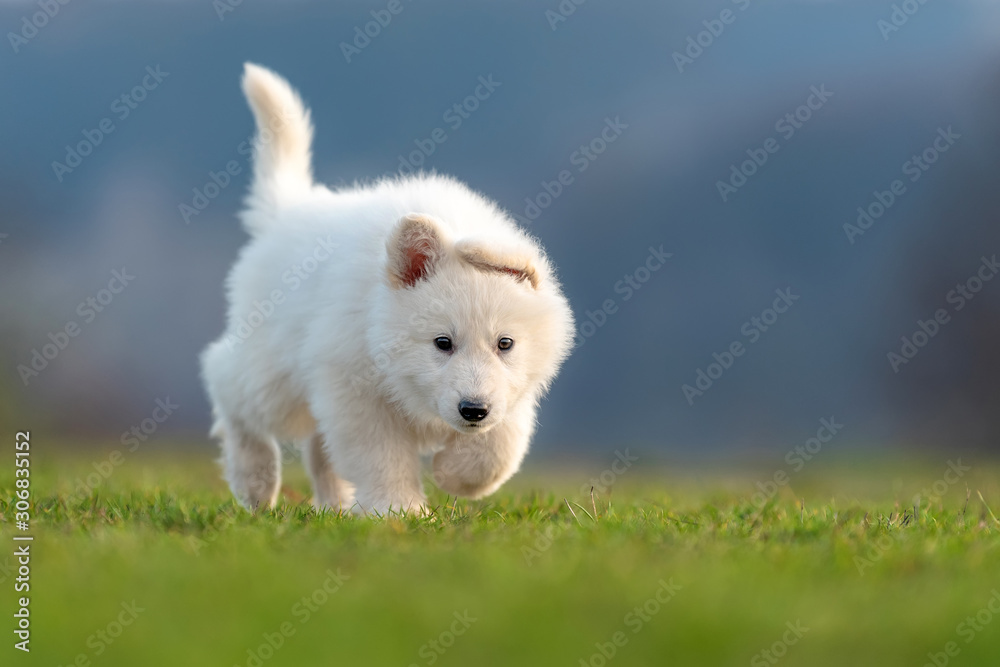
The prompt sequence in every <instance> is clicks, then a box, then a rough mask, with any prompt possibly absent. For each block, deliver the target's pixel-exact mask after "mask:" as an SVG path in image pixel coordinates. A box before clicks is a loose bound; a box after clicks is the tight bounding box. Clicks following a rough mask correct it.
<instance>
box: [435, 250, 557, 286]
mask: <svg viewBox="0 0 1000 667" xmlns="http://www.w3.org/2000/svg"><path fill="white" fill-rule="evenodd" d="M455 251H456V252H457V253H458V256H459V257H461V258H462V260H464V261H466V262H468V263H469V264H471V265H472V266H474V267H476V268H477V269H479V270H481V271H496V272H498V273H504V274H507V275H509V276H510V277H512V278H513V279H514V280H516V281H518V282H524V281H527V282H528V283H529V284H530V285H531V286H532V287H533V288H534V289H538V285H539V282H540V280H541V277H540V276H539V274H538V271H537V270H536V269H535V253H534V252H533V251H532V249H531V248H529V247H517V246H510V245H508V246H505V245H503V244H501V243H495V242H488V243H487V242H484V241H483V240H481V239H480V240H476V239H463V240H461V241H459V242H458V243H456V244H455Z"/></svg>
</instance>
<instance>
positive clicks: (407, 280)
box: [386, 213, 444, 289]
mask: <svg viewBox="0 0 1000 667" xmlns="http://www.w3.org/2000/svg"><path fill="white" fill-rule="evenodd" d="M386 250H387V251H388V253H389V262H388V266H387V270H388V273H389V284H390V285H391V286H392V287H394V288H397V289H401V288H404V287H413V286H414V285H415V284H416V283H417V281H418V280H421V279H424V278H428V277H429V276H430V275H431V273H433V272H434V266H435V264H437V262H438V261H439V260H440V259H441V256H442V255H443V253H444V242H443V239H442V236H441V229H440V227H438V225H437V223H436V222H434V220H433V219H431V218H430V217H428V216H426V215H421V214H419V213H408V214H407V215H404V216H403V217H402V218H400V220H399V222H398V223H396V227H395V229H393V230H392V234H390V235H389V240H388V242H387V243H386Z"/></svg>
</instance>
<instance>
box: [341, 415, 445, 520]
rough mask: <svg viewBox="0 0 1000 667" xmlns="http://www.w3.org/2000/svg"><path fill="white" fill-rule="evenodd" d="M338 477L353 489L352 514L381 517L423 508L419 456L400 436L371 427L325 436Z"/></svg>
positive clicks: (416, 450) (390, 430)
mask: <svg viewBox="0 0 1000 667" xmlns="http://www.w3.org/2000/svg"><path fill="white" fill-rule="evenodd" d="M327 438H328V439H329V444H330V445H331V446H329V447H328V452H329V453H330V454H331V456H332V459H333V464H334V467H335V468H336V469H337V471H338V473H339V474H341V475H342V476H343V477H344V478H345V479H347V480H350V482H351V483H352V484H353V485H354V487H355V496H354V506H353V510H354V511H355V512H359V513H361V512H363V513H366V514H377V515H380V516H384V515H386V514H387V513H389V512H401V511H404V512H405V511H409V512H413V511H421V510H423V509H424V507H425V504H424V503H425V501H426V496H424V490H423V485H422V484H421V480H420V454H419V450H418V449H417V448H416V447H415V446H413V445H412V444H411V443H410V442H409V440H408V439H407V438H406V437H404V436H403V434H400V433H395V432H393V429H391V428H384V427H374V428H373V427H371V426H369V427H368V428H359V429H352V430H350V432H345V430H344V429H338V433H336V434H329V433H328V434H327Z"/></svg>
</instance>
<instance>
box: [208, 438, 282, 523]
mask: <svg viewBox="0 0 1000 667" xmlns="http://www.w3.org/2000/svg"><path fill="white" fill-rule="evenodd" d="M213 433H214V434H216V435H218V436H219V437H220V438H221V439H222V467H223V475H224V476H225V478H226V481H227V482H229V488H230V489H232V491H233V495H234V496H236V499H237V500H238V501H239V502H240V504H241V505H243V506H244V507H246V508H247V509H249V510H256V509H257V508H258V507H263V508H270V507H274V506H275V504H276V503H277V502H278V490H279V488H280V487H281V452H280V450H279V449H278V444H277V443H276V442H275V441H274V439H273V438H270V437H260V436H258V435H255V434H253V433H251V432H249V431H248V430H246V429H242V428H240V427H238V426H233V425H228V426H225V427H222V428H219V427H217V428H216V429H215V431H214V432H213Z"/></svg>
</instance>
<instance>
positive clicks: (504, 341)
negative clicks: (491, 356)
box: [497, 336, 514, 350]
mask: <svg viewBox="0 0 1000 667" xmlns="http://www.w3.org/2000/svg"><path fill="white" fill-rule="evenodd" d="M497 347H498V348H500V349H501V350H509V349H510V348H512V347H514V339H513V338H507V337H506V336H504V337H503V338H501V339H500V340H499V341H498V342H497Z"/></svg>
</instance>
